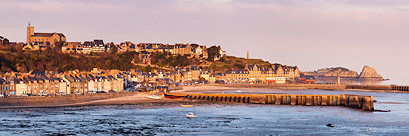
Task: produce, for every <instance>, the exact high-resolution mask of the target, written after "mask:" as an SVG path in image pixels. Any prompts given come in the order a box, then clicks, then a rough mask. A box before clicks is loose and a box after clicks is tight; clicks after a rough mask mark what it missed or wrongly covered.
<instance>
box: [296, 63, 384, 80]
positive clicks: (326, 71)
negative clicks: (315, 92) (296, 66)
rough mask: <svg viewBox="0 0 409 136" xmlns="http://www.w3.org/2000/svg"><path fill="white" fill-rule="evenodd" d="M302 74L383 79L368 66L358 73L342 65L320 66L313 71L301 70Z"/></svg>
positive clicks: (316, 76) (319, 76)
mask: <svg viewBox="0 0 409 136" xmlns="http://www.w3.org/2000/svg"><path fill="white" fill-rule="evenodd" d="M303 74H304V75H312V76H314V77H315V78H334V77H337V76H338V75H339V76H340V77H341V78H348V79H354V80H355V79H357V80H384V79H383V77H382V76H381V75H379V74H378V73H377V72H376V70H375V69H374V68H372V67H369V66H364V68H362V72H361V73H360V74H358V73H357V72H356V71H352V70H349V69H347V68H343V67H336V68H322V69H319V70H317V71H314V72H303Z"/></svg>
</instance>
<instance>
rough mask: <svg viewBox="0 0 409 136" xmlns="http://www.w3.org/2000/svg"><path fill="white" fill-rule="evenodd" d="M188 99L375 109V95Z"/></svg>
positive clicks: (191, 96)
mask: <svg viewBox="0 0 409 136" xmlns="http://www.w3.org/2000/svg"><path fill="white" fill-rule="evenodd" d="M186 98H187V99H191V100H202V101H215V102H233V103H255V104H276V105H305V106H345V107H349V108H355V109H361V110H363V111H373V110H374V106H373V97H372V96H362V95H350V94H341V95H305V94H189V95H188V96H187V97H186Z"/></svg>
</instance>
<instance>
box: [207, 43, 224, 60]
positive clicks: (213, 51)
mask: <svg viewBox="0 0 409 136" xmlns="http://www.w3.org/2000/svg"><path fill="white" fill-rule="evenodd" d="M207 54H208V58H207V59H208V61H213V60H214V58H215V57H220V55H221V54H220V48H219V47H217V46H211V47H209V48H207Z"/></svg>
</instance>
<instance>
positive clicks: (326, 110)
mask: <svg viewBox="0 0 409 136" xmlns="http://www.w3.org/2000/svg"><path fill="white" fill-rule="evenodd" d="M224 91H225V93H237V90H224ZM218 92H220V91H214V92H213V93H218ZM241 93H288V94H341V93H344V94H359V95H371V96H372V95H373V96H374V99H375V100H377V102H376V103H374V106H375V109H377V110H390V112H363V111H361V110H357V109H351V108H347V107H341V106H299V105H294V106H291V105H264V104H195V105H194V106H193V107H191V108H188V107H180V105H179V104H152V103H148V104H137V105H111V106H83V107H59V108H23V109H1V110H0V135H409V127H408V126H409V123H408V121H409V116H408V115H409V114H408V113H409V107H408V106H409V94H406V93H383V92H358V91H324V90H274V89H241ZM189 112H193V113H194V114H195V115H196V116H197V118H187V117H186V114H188V113H189Z"/></svg>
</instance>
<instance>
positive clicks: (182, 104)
mask: <svg viewBox="0 0 409 136" xmlns="http://www.w3.org/2000/svg"><path fill="white" fill-rule="evenodd" d="M180 106H182V107H193V105H183V104H180Z"/></svg>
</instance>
